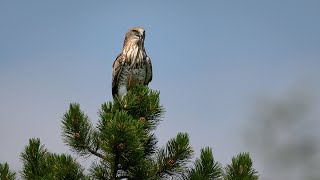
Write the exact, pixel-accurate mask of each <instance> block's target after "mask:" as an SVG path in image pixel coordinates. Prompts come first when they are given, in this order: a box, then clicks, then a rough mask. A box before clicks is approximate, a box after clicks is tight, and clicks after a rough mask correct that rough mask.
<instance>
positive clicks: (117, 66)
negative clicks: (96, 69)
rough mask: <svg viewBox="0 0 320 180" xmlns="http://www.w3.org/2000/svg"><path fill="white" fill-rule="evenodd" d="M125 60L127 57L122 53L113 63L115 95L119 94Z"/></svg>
mask: <svg viewBox="0 0 320 180" xmlns="http://www.w3.org/2000/svg"><path fill="white" fill-rule="evenodd" d="M124 61H125V57H124V56H123V55H122V54H119V55H118V57H117V58H116V60H115V61H114V62H113V65H112V95H113V96H115V95H117V94H118V81H119V75H120V74H121V71H122V66H123V64H124Z"/></svg>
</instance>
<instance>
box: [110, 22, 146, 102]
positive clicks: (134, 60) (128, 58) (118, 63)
mask: <svg viewBox="0 0 320 180" xmlns="http://www.w3.org/2000/svg"><path fill="white" fill-rule="evenodd" d="M145 36H146V33H145V30H144V29H143V28H142V27H139V26H135V27H132V28H130V29H129V30H128V31H127V33H126V36H125V39H124V42H123V48H122V52H121V53H120V54H119V55H118V57H117V58H116V60H115V61H114V62H113V65H112V96H113V98H115V97H118V98H120V99H122V98H123V97H124V96H125V95H126V94H127V92H128V90H130V89H131V88H132V87H133V86H135V85H138V84H141V85H148V84H149V83H150V82H151V80H152V64H151V60H150V58H149V57H148V56H147V53H146V50H145V48H144V39H145Z"/></svg>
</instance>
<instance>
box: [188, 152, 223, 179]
mask: <svg viewBox="0 0 320 180" xmlns="http://www.w3.org/2000/svg"><path fill="white" fill-rule="evenodd" d="M221 177H222V168H221V165H220V164H219V163H218V162H216V161H215V160H214V158H213V155H212V149H211V148H209V147H206V148H203V149H201V155H200V159H196V160H195V162H194V164H193V167H192V169H191V170H189V173H188V175H187V177H185V178H184V179H189V180H198V179H208V180H209V179H211V180H214V179H220V178H221Z"/></svg>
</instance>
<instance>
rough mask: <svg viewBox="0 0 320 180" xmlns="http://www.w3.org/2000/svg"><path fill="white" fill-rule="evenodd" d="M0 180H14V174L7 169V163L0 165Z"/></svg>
mask: <svg viewBox="0 0 320 180" xmlns="http://www.w3.org/2000/svg"><path fill="white" fill-rule="evenodd" d="M0 179H1V180H14V179H16V173H15V172H12V171H11V170H10V169H9V165H8V163H4V164H1V163H0Z"/></svg>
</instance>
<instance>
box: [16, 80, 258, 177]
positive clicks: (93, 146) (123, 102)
mask: <svg viewBox="0 0 320 180" xmlns="http://www.w3.org/2000/svg"><path fill="white" fill-rule="evenodd" d="M159 95H160V93H159V92H158V91H152V90H150V89H149V88H148V87H147V86H137V87H134V88H133V89H132V90H130V91H129V92H128V94H127V95H126V96H124V97H123V98H122V99H117V98H115V99H114V101H113V102H111V101H110V102H106V103H104V104H102V106H101V109H100V110H99V121H98V123H97V125H96V126H93V125H92V124H91V122H90V120H89V118H88V116H87V115H85V113H84V112H83V111H82V110H81V108H80V105H79V104H77V103H71V104H70V106H69V110H68V111H66V112H65V114H64V115H63V118H62V137H63V141H64V143H65V144H66V145H68V146H69V147H70V149H71V150H72V151H73V152H75V153H76V154H77V155H79V156H84V157H88V156H90V155H94V156H96V157H98V159H99V160H98V161H97V162H94V163H93V164H92V165H91V168H90V169H89V176H85V175H84V174H83V170H84V169H83V168H82V167H81V166H80V165H79V164H78V163H77V162H76V161H75V160H74V159H73V158H72V157H71V156H70V155H65V154H61V155H59V154H52V153H49V152H48V151H47V150H46V149H45V148H44V146H43V145H41V144H40V140H39V139H30V140H29V145H28V146H26V148H25V151H24V152H22V153H21V159H22V161H23V170H22V172H21V174H22V177H23V178H24V179H49V180H50V179H71V180H72V179H89V178H90V179H98V180H118V179H119V180H120V179H128V180H141V179H147V180H160V179H184V180H198V179H199V180H202V179H206V180H207V179H222V178H224V179H228V180H229V179H236V180H237V179H241V180H251V179H257V178H258V176H257V175H256V173H257V172H256V171H255V170H254V169H253V168H252V162H251V159H250V157H249V154H240V155H238V156H237V157H236V158H233V159H232V164H231V165H228V166H227V167H226V168H225V171H226V172H223V169H222V167H221V165H220V164H219V163H218V162H216V161H215V160H214V157H213V154H212V150H211V148H209V147H207V148H203V149H201V154H200V157H199V158H197V159H196V160H195V161H194V163H193V164H192V165H189V162H190V160H191V159H192V156H193V150H192V147H191V146H190V144H189V135H188V134H187V133H178V134H177V136H176V137H174V138H172V139H170V140H169V141H168V142H167V143H166V145H165V146H164V147H161V148H158V147H157V139H156V137H155V135H154V130H155V129H156V127H157V125H158V123H159V122H160V121H161V118H162V116H163V114H164V108H163V107H162V105H160V98H159ZM223 174H224V176H223Z"/></svg>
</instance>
